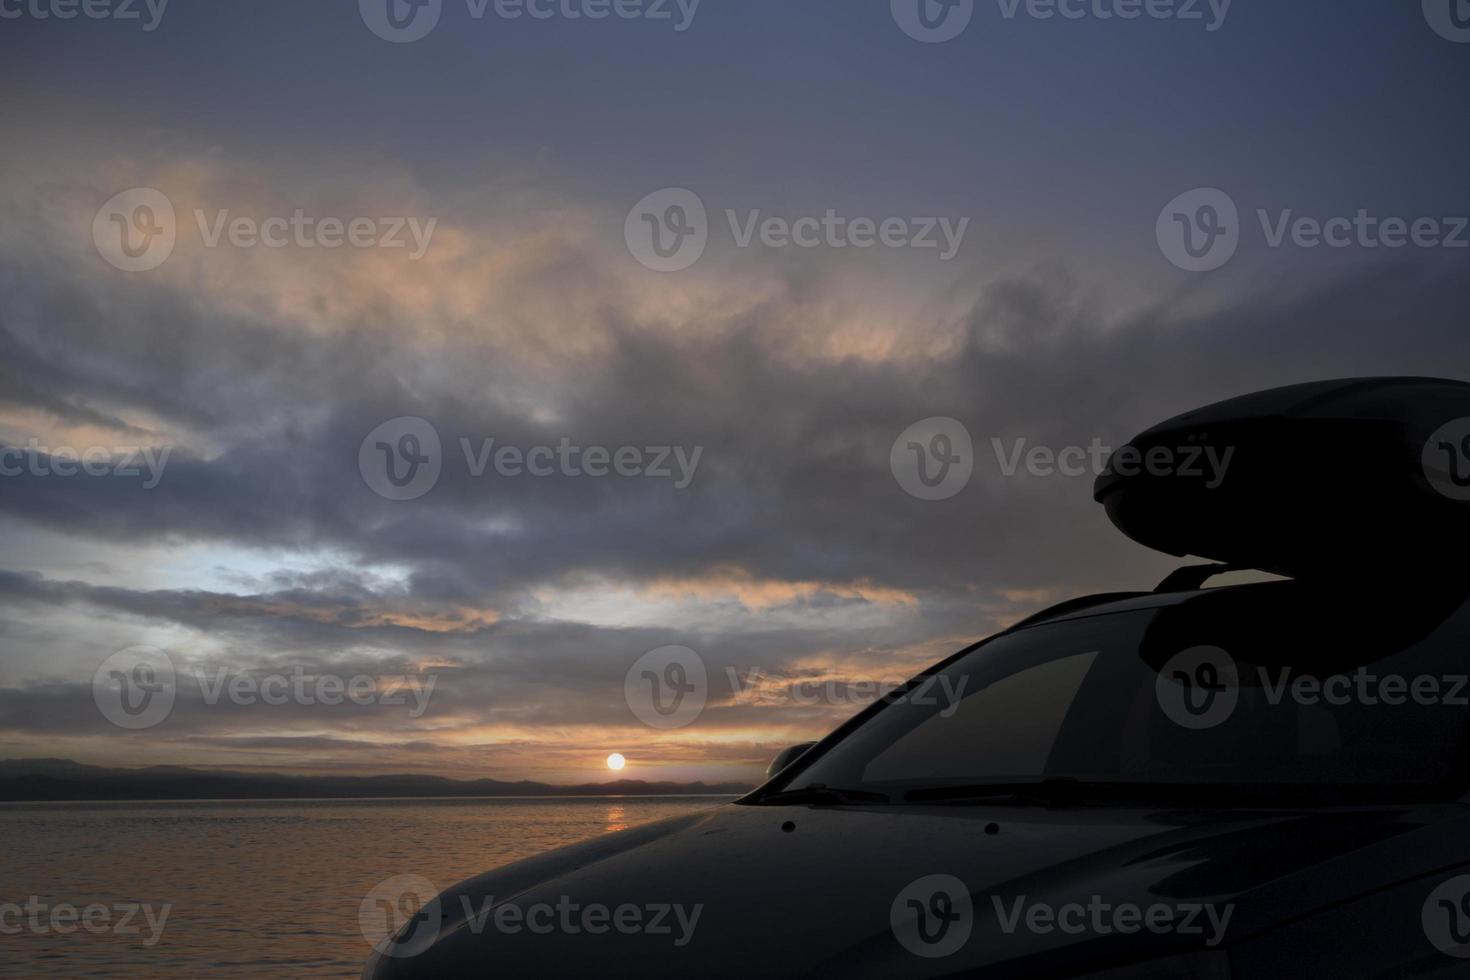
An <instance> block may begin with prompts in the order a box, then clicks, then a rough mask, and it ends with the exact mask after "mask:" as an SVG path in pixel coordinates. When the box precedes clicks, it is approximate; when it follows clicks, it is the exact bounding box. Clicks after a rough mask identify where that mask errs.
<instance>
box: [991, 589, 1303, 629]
mask: <svg viewBox="0 0 1470 980" xmlns="http://www.w3.org/2000/svg"><path fill="white" fill-rule="evenodd" d="M1289 582H1290V580H1279V581H1267V582H1243V583H1240V584H1238V585H1221V586H1216V587H1214V588H1205V589H1188V590H1182V591H1178V592H1106V593H1101V594H1098V595H1088V596H1078V597H1077V598H1074V599H1067V600H1066V601H1064V602H1059V603H1057V604H1056V605H1054V606H1049V607H1047V608H1046V609H1043V610H1041V611H1040V612H1037V613H1033V614H1032V615H1030V616H1028V617H1026V618H1025V619H1023V620H1021V621H1020V622H1019V623H1015V624H1014V625H1012V626H1011V627H1009V628H1008V629H1006V630H1004V631H1003V632H1006V633H1011V632H1017V631H1019V630H1023V629H1030V628H1031V627H1033V626H1042V625H1044V624H1047V623H1061V622H1067V621H1070V620H1076V619H1088V618H1091V617H1093V616H1110V615H1113V614H1115V613H1124V612H1133V611H1136V610H1140V609H1162V608H1166V607H1168V606H1178V605H1182V604H1184V603H1186V602H1188V601H1189V600H1191V599H1193V598H1195V597H1197V596H1200V595H1204V594H1206V593H1209V594H1211V595H1219V594H1221V593H1226V592H1242V591H1245V590H1258V589H1275V588H1280V587H1281V586H1284V585H1288V584H1289Z"/></svg>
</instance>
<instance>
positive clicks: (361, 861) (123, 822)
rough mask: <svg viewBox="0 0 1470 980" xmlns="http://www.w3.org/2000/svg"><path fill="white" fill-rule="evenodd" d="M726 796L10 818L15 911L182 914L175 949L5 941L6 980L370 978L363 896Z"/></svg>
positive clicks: (166, 943) (95, 810)
mask: <svg viewBox="0 0 1470 980" xmlns="http://www.w3.org/2000/svg"><path fill="white" fill-rule="evenodd" d="M726 799H727V798H723V797H722V798H712V797H663V798H657V799H643V798H637V797H629V798H624V799H617V800H609V799H593V798H578V799H558V800H546V799H494V800H472V801H465V800H391V801H386V800H367V801H364V800H351V801H347V800H343V801H311V802H301V801H280V802H220V803H126V804H123V803H97V804H40V805H30V804H23V805H0V841H3V844H0V902H18V903H25V902H27V901H28V900H29V898H30V897H31V896H33V895H34V896H36V897H37V898H38V899H39V900H40V901H41V902H43V903H47V904H49V905H59V904H62V903H68V904H71V905H75V906H79V907H84V906H88V905H93V904H102V905H107V906H116V905H119V904H121V903H147V904H150V905H152V906H154V907H162V906H164V905H168V906H171V908H170V910H169V916H168V919H167V920H166V922H165V925H164V929H163V933H162V938H161V940H160V941H159V942H158V943H157V945H154V946H151V947H150V946H146V945H144V940H145V939H146V938H147V936H148V932H149V930H148V928H147V926H146V925H144V926H143V929H142V933H141V934H140V935H135V936H117V935H89V934H87V933H85V932H82V931H80V930H79V931H77V932H75V933H73V934H71V935H65V936H61V935H56V934H54V933H53V934H47V935H37V934H35V933H34V932H32V931H30V930H25V931H22V932H21V933H20V934H18V935H0V977H34V976H40V975H45V976H48V977H60V976H128V977H149V976H178V977H184V976H187V977H202V976H208V977H260V976H271V977H280V976H292V977H306V976H313V977H328V976H330V977H356V976H358V974H359V972H360V971H361V968H362V964H363V962H364V961H365V960H366V959H367V956H368V953H369V952H370V949H369V946H368V944H367V941H366V940H364V939H363V938H362V935H361V934H360V932H359V926H358V908H359V904H360V903H361V901H362V899H363V896H364V895H366V894H367V892H368V890H369V889H371V888H372V887H373V885H375V884H377V883H378V882H379V881H381V880H383V879H384V878H387V877H389V876H391V875H395V874H405V873H407V874H415V875H421V876H423V877H424V878H427V879H429V880H430V881H431V882H433V883H434V884H435V885H436V886H437V887H440V888H445V887H448V886H450V885H453V884H455V883H456V882H459V881H462V880H464V879H465V878H469V877H472V876H473V875H476V874H479V873H480V872H482V871H486V870H489V869H490V868H494V867H497V866H499V865H502V864H507V863H509V862H511V861H517V860H520V859H521V858H525V857H530V856H532V855H535V854H539V853H541V852H542V851H546V850H549V849H551V848H554V847H560V846H562V845H564V844H570V843H573V842H575V841H579V840H584V839H586V838H588V837H593V836H596V835H597V834H599V833H612V832H614V831H618V830H623V829H625V828H627V827H631V826H636V825H638V824H641V823H646V822H648V821H651V820H660V819H663V818H665V817H673V816H678V815H680V814H685V813H691V812H694V811H697V810H703V809H708V808H710V807H712V806H717V805H719V804H720V803H722V802H725V800H726Z"/></svg>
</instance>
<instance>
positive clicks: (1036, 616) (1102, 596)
mask: <svg viewBox="0 0 1470 980" xmlns="http://www.w3.org/2000/svg"><path fill="white" fill-rule="evenodd" d="M1146 595H1149V593H1147V592H1102V593H1099V594H1097V595H1084V596H1076V597H1075V598H1072V599H1064V600H1062V601H1061V602H1058V603H1057V604H1056V605H1053V606H1047V607H1046V608H1045V609H1041V610H1038V611H1037V612H1034V613H1032V614H1031V615H1029V616H1027V617H1026V618H1025V619H1022V620H1019V621H1017V622H1014V623H1012V624H1011V625H1009V626H1007V627H1006V628H1005V629H1003V630H1001V632H1002V633H1009V632H1010V631H1011V630H1018V629H1021V628H1023V627H1026V626H1030V625H1032V624H1034V623H1039V622H1041V621H1042V620H1045V619H1052V618H1054V617H1056V616H1064V615H1066V614H1067V613H1074V612H1077V611H1078V610H1080V609H1086V608H1088V607H1089V606H1102V605H1106V604H1107V603H1109V602H1120V601H1122V600H1123V599H1137V598H1139V597H1140V596H1146Z"/></svg>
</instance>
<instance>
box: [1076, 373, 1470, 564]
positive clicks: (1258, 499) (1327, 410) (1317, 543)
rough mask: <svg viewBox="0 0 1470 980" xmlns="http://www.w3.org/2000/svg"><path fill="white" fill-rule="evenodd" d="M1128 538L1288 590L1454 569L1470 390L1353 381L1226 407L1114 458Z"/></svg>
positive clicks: (1469, 458)
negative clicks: (1281, 581)
mask: <svg viewBox="0 0 1470 980" xmlns="http://www.w3.org/2000/svg"><path fill="white" fill-rule="evenodd" d="M1094 496H1095V497H1096V499H1097V500H1098V501H1099V502H1100V503H1101V504H1103V506H1104V507H1106V508H1107V512H1108V517H1109V518H1110V519H1111V520H1112V522H1113V523H1114V524H1116V525H1117V526H1118V528H1119V530H1121V531H1122V532H1123V533H1124V534H1126V535H1128V536H1129V537H1130V538H1132V539H1133V540H1135V541H1137V542H1139V543H1140V544H1144V545H1147V546H1148V547H1150V548H1154V549H1157V550H1159V551H1163V552H1167V553H1168V554H1172V555H1179V556H1183V555H1197V556H1200V557H1202V558H1209V559H1213V560H1216V561H1222V562H1226V563H1229V564H1232V565H1242V566H1246V567H1252V568H1259V569H1264V570H1267V571H1271V572H1277V573H1280V574H1283V575H1291V576H1295V577H1305V576H1322V575H1336V576H1341V575H1344V574H1346V575H1360V574H1364V573H1374V574H1379V575H1381V574H1383V573H1384V572H1385V566H1390V567H1389V568H1388V569H1387V571H1388V573H1389V574H1395V572H1394V569H1397V571H1398V572H1399V573H1403V574H1410V573H1412V572H1413V571H1414V570H1416V569H1450V568H1454V567H1455V566H1461V565H1467V564H1470V563H1466V562H1464V561H1463V556H1464V555H1465V554H1466V551H1465V549H1466V548H1467V546H1470V384H1466V383H1464V382H1460V381H1446V380H1440V379H1434V378H1360V379H1353V380H1345V381H1321V382H1315V383H1311V384H1300V385H1292V386H1290V387H1287V388H1276V389H1273V390H1270V391H1262V392H1258V393H1257V394H1254V395H1246V396H1244V397H1241V398H1232V399H1230V400H1229V401H1223V402H1220V403H1218V404H1215V405H1210V406H1208V407H1206V408H1201V409H1198V410H1196V411H1193V412H1189V413H1187V414H1184V415H1180V416H1179V417H1177V418H1173V419H1170V420H1169V421H1167V422H1164V423H1162V424H1161V425H1157V426H1155V427H1153V428H1152V429H1149V430H1148V431H1147V432H1144V433H1143V434H1141V435H1139V436H1138V437H1136V438H1135V439H1133V440H1132V441H1130V442H1129V443H1128V445H1126V446H1124V447H1123V448H1121V449H1119V450H1118V451H1117V452H1115V453H1114V454H1113V456H1112V457H1111V458H1110V459H1109V461H1108V465H1107V467H1106V468H1105V470H1104V472H1103V474H1102V475H1101V476H1099V477H1098V480H1097V485H1096V488H1095V491H1094Z"/></svg>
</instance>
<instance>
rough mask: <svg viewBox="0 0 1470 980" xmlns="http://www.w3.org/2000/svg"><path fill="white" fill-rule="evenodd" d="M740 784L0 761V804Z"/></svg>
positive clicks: (669, 792) (555, 792)
mask: <svg viewBox="0 0 1470 980" xmlns="http://www.w3.org/2000/svg"><path fill="white" fill-rule="evenodd" d="M750 789H751V787H750V786H749V785H747V784H744V783H703V782H693V783H671V782H657V783H650V782H645V781H643V780H639V779H619V780H615V781H613V782H607V783H581V784H578V785H575V786H555V785H552V784H550V783H539V782H534V781H532V780H521V781H519V782H504V781H502V780H498V779H468V780H466V779H447V778H445V777H443V776H413V775H407V774H404V775H390V776H287V775H282V774H276V773H241V772H231V771H211V770H203V769H188V768H184V767H182V766H150V767H148V768H143V769H110V768H106V767H103V766H89V765H84V764H82V763H79V762H73V761H71V760H70V759H0V801H6V802H21V801H27V802H44V801H68V800H69V801H78V802H79V801H84V800H261V799H290V800H312V799H333V798H345V799H363V798H370V797H389V798H393V797H399V798H402V797H436V798H444V799H454V798H460V797H475V796H679V795H702V794H715V795H722V796H735V795H740V794H743V793H746V792H749V791H750Z"/></svg>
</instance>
